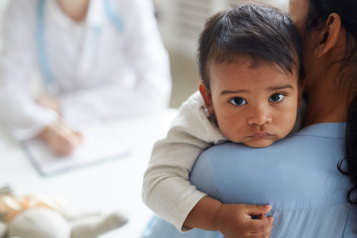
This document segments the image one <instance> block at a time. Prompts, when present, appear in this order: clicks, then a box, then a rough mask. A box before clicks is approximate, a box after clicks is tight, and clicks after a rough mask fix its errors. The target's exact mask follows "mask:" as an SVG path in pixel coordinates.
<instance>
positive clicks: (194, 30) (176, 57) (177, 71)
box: [0, 0, 289, 108]
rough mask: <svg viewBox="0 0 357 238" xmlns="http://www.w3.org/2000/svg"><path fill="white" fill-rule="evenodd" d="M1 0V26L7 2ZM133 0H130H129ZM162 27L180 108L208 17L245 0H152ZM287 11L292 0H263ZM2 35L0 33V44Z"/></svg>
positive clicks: (190, 87)
mask: <svg viewBox="0 0 357 238" xmlns="http://www.w3.org/2000/svg"><path fill="white" fill-rule="evenodd" d="M9 1H11V0H0V30H1V32H2V25H3V15H4V10H5V8H6V5H7V3H8V2H9ZM128 1H130V0H128ZM152 1H153V2H154V4H155V8H156V16H157V20H158V25H159V30H160V32H161V35H162V38H163V41H164V44H165V46H166V48H167V50H168V51H169V54H170V61H171V74H172V79H173V88H172V96H171V103H170V107H172V108H178V107H180V105H181V104H182V102H184V101H185V100H186V99H187V98H188V97H189V96H190V95H191V94H192V93H194V92H195V91H196V90H197V88H198V82H199V74H198V69H197V64H196V49H197V39H198V36H199V34H200V32H201V31H202V29H203V26H204V23H205V20H206V19H207V18H208V17H210V16H212V15H213V14H215V13H217V12H219V11H221V10H224V9H225V8H227V7H228V6H230V5H231V4H234V3H237V2H241V1H242V0H152ZM261 1H262V2H266V3H269V4H271V5H273V6H276V7H278V8H281V9H283V10H284V11H287V9H288V2H289V0H261ZM1 45H2V37H1V35H0V47H1Z"/></svg>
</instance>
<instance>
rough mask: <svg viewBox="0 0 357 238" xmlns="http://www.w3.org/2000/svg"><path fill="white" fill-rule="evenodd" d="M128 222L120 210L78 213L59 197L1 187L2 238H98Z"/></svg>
mask: <svg viewBox="0 0 357 238" xmlns="http://www.w3.org/2000/svg"><path fill="white" fill-rule="evenodd" d="M127 222H128V220H127V219H126V218H125V217H124V216H123V215H121V214H120V213H119V212H114V213H111V214H109V215H102V214H101V213H99V212H86V213H76V214H74V213H70V212H67V211H66V209H65V207H64V206H63V203H61V202H60V200H59V199H57V198H55V197H52V196H47V195H26V196H22V197H17V196H15V195H14V194H13V192H12V191H11V189H10V188H9V187H4V188H0V238H7V237H9V238H11V237H21V238H97V237H98V236H100V235H102V234H104V233H107V232H109V231H111V230H114V229H117V228H119V227H121V226H123V225H125V224H126V223H127Z"/></svg>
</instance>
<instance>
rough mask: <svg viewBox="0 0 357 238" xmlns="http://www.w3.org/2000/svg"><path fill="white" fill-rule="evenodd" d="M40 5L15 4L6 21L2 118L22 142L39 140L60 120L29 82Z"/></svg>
mask: <svg viewBox="0 0 357 238" xmlns="http://www.w3.org/2000/svg"><path fill="white" fill-rule="evenodd" d="M36 4H37V1H28V0H11V1H9V6H8V9H7V11H6V14H5V19H4V34H3V35H4V45H3V50H2V52H1V56H0V117H1V119H2V120H3V121H4V122H5V123H6V124H7V125H8V126H9V128H10V130H11V131H12V133H13V134H14V136H15V137H16V138H17V139H19V140H24V139H28V138H31V137H35V136H36V135H38V134H39V133H40V132H41V131H43V130H44V129H45V128H46V127H47V126H49V125H51V124H52V123H54V122H55V121H56V120H57V119H58V115H57V114H56V113H55V112H54V111H53V110H50V109H46V108H43V107H41V106H39V105H38V104H37V103H36V102H35V101H34V100H33V99H32V97H31V95H30V91H29V79H30V76H31V73H32V70H33V66H34V64H35V62H36V61H37V57H36V53H37V52H36V49H37V47H36V44H35V41H34V39H35V12H36Z"/></svg>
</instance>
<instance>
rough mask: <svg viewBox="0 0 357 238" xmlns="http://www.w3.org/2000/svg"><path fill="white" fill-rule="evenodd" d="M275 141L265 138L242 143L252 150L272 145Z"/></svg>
mask: <svg viewBox="0 0 357 238" xmlns="http://www.w3.org/2000/svg"><path fill="white" fill-rule="evenodd" d="M275 141H277V140H274V139H271V138H267V139H254V140H248V141H244V142H242V143H243V144H245V145H246V146H249V147H252V148H265V147H268V146H270V145H271V144H273V143H274V142H275Z"/></svg>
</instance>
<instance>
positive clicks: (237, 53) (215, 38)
mask: <svg viewBox="0 0 357 238" xmlns="http://www.w3.org/2000/svg"><path fill="white" fill-rule="evenodd" d="M241 56H242V57H246V56H248V57H249V58H250V59H252V66H255V65H258V64H259V62H260V61H264V62H266V63H271V64H272V65H274V66H275V67H277V68H278V69H280V70H282V71H283V72H285V73H291V74H293V72H294V70H296V71H297V72H298V74H299V83H300V82H302V80H304V76H305V73H304V67H303V63H302V43H301V38H300V35H299V32H298V31H297V29H296V28H295V24H294V22H293V21H292V20H291V19H290V17H289V16H288V15H287V14H285V13H283V12H281V11H280V10H278V9H276V8H273V7H270V6H267V5H263V4H259V3H245V4H240V5H236V6H235V7H232V8H230V9H228V10H226V11H223V12H220V13H218V14H216V15H214V16H213V17H211V18H209V19H208V20H207V22H206V25H205V29H204V30H203V32H202V33H201V36H200V39H199V48H198V67H199V71H200V75H201V79H202V81H203V83H204V85H205V86H206V87H207V88H208V89H209V90H210V80H209V66H210V65H211V64H212V63H216V64H220V63H224V62H228V63H231V62H235V61H238V60H239V59H240V58H241Z"/></svg>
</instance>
